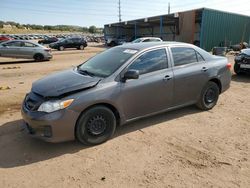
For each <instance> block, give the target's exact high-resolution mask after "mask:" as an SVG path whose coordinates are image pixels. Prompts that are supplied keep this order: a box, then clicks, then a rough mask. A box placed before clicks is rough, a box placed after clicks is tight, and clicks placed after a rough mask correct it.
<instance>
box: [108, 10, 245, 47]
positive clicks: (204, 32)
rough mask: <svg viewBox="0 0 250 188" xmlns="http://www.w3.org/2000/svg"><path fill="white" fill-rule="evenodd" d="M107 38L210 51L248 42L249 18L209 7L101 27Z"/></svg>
mask: <svg viewBox="0 0 250 188" xmlns="http://www.w3.org/2000/svg"><path fill="white" fill-rule="evenodd" d="M104 35H105V39H107V38H109V37H115V38H126V39H128V40H129V39H130V40H131V39H136V38H138V37H144V36H155V37H161V38H162V39H163V40H166V41H180V42H187V43H193V44H196V45H198V46H200V47H201V48H203V49H205V50H207V51H210V50H211V49H212V48H213V47H214V46H230V45H233V44H237V43H240V42H247V43H249V42H250V16H245V15H240V14H235V13H230V12H223V11H218V10H213V9H208V8H201V9H195V10H189V11H185V12H177V13H173V14H166V15H160V16H154V17H148V18H142V19H136V20H130V21H123V22H118V23H111V24H106V25H104Z"/></svg>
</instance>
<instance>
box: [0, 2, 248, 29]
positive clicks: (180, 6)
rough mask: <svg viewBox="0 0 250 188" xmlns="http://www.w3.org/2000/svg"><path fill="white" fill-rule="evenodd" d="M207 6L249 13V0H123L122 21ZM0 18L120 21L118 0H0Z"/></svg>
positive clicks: (36, 21)
mask: <svg viewBox="0 0 250 188" xmlns="http://www.w3.org/2000/svg"><path fill="white" fill-rule="evenodd" d="M168 2H169V3H170V12H171V13H173V12H178V11H184V10H191V9H195V8H201V7H207V8H212V9H217V10H223V11H229V12H235V13H239V14H245V15H249V16H250V6H249V3H250V0H237V1H229V0H186V1H183V0H121V15H122V16H121V17H122V21H127V20H133V19H138V18H145V17H150V16H156V15H162V14H167V12H168ZM0 20H3V21H15V22H19V23H21V24H40V25H61V24H63V25H78V26H86V27H89V26H91V25H95V26H97V27H103V25H104V24H108V23H114V22H118V0H40V1H36V0H0Z"/></svg>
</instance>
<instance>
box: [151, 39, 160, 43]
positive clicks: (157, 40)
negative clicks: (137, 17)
mask: <svg viewBox="0 0 250 188" xmlns="http://www.w3.org/2000/svg"><path fill="white" fill-rule="evenodd" d="M151 42H160V40H159V39H151Z"/></svg>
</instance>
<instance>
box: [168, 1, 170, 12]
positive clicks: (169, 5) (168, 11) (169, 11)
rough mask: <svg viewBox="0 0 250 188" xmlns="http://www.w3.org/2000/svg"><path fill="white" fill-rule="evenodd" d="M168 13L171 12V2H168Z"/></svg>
mask: <svg viewBox="0 0 250 188" xmlns="http://www.w3.org/2000/svg"><path fill="white" fill-rule="evenodd" d="M168 14H170V2H168Z"/></svg>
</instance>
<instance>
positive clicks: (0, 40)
mask: <svg viewBox="0 0 250 188" xmlns="http://www.w3.org/2000/svg"><path fill="white" fill-rule="evenodd" d="M8 40H12V38H11V37H8V36H5V35H0V42H4V41H8Z"/></svg>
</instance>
